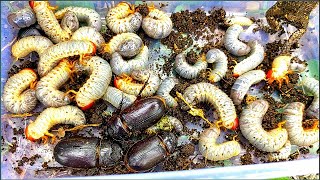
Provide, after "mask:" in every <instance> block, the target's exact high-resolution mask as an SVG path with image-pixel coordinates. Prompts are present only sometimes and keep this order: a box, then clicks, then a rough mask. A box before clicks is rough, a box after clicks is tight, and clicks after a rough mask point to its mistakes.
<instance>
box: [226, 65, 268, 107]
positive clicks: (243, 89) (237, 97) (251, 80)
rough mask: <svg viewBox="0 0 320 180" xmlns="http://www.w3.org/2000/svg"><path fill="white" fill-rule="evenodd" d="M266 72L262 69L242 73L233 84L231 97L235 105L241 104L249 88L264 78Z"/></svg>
mask: <svg viewBox="0 0 320 180" xmlns="http://www.w3.org/2000/svg"><path fill="white" fill-rule="evenodd" d="M265 77H266V74H265V73H264V71H262V70H252V71H249V72H246V73H244V74H242V75H241V76H240V77H239V78H238V79H237V80H236V81H235V82H234V84H233V86H232V88H231V93H230V97H231V99H232V101H233V103H234V104H235V105H240V104H241V102H242V100H243V98H244V96H245V95H246V93H247V92H248V90H249V88H250V87H251V86H252V85H253V84H256V83H258V82H260V81H262V80H264V79H265Z"/></svg>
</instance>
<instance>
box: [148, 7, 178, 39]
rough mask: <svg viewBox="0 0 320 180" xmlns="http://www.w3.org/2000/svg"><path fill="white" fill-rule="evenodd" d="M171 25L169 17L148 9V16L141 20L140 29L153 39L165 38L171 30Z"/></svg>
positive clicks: (156, 10) (157, 10) (154, 9)
mask: <svg viewBox="0 0 320 180" xmlns="http://www.w3.org/2000/svg"><path fill="white" fill-rule="evenodd" d="M172 27H173V24H172V21H171V19H170V17H169V16H168V15H167V14H165V13H164V12H163V11H160V10H159V9H156V8H154V7H153V8H149V14H148V16H146V17H145V18H143V20H142V29H143V30H144V32H145V33H146V34H147V35H148V36H149V37H151V38H153V39H162V38H165V37H167V36H168V35H169V34H170V33H171V30H172Z"/></svg>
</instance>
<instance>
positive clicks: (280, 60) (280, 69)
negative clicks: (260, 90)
mask: <svg viewBox="0 0 320 180" xmlns="http://www.w3.org/2000/svg"><path fill="white" fill-rule="evenodd" d="M291 59H292V57H291V56H284V55H280V56H277V57H276V58H275V59H274V60H273V61H272V69H270V70H269V71H268V72H267V79H268V83H269V84H271V83H272V82H273V81H276V82H278V83H279V87H281V85H282V82H283V80H285V82H286V83H287V84H288V82H289V77H288V74H289V73H291V72H292V71H291V70H290V69H289V67H290V61H291Z"/></svg>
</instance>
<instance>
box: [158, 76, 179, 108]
mask: <svg viewBox="0 0 320 180" xmlns="http://www.w3.org/2000/svg"><path fill="white" fill-rule="evenodd" d="M177 83H178V80H177V79H176V78H172V77H168V78H166V79H164V80H163V81H162V82H161V84H160V87H159V89H158V91H157V95H158V96H160V97H162V98H163V99H164V100H165V101H166V105H167V106H168V107H176V106H177V105H178V102H177V101H176V100H175V98H174V97H172V96H171V95H170V91H171V90H172V89H173V88H174V86H175V85H176V84H177Z"/></svg>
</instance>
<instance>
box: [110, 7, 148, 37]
mask: <svg viewBox="0 0 320 180" xmlns="http://www.w3.org/2000/svg"><path fill="white" fill-rule="evenodd" d="M106 22H107V26H108V28H109V29H111V30H112V31H113V32H114V33H116V34H120V33H125V32H135V31H137V30H138V29H139V28H140V26H141V22H142V15H141V14H140V13H139V12H135V9H134V6H131V5H130V4H129V3H127V2H120V3H119V4H117V5H116V6H115V7H113V8H111V9H110V10H109V11H108V13H107V15H106Z"/></svg>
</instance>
